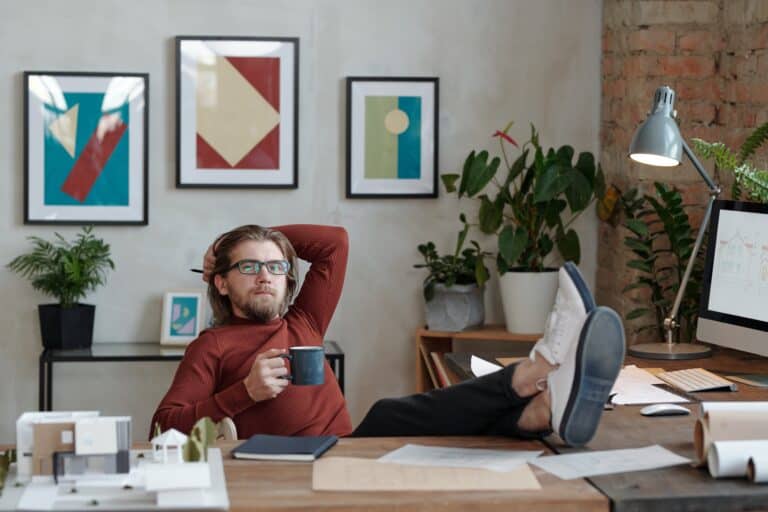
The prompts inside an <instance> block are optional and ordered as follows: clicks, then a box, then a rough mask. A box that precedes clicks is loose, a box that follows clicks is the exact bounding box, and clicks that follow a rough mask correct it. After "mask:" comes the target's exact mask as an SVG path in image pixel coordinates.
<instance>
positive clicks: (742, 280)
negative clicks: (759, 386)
mask: <svg viewBox="0 0 768 512" xmlns="http://www.w3.org/2000/svg"><path fill="white" fill-rule="evenodd" d="M702 284H703V286H702V295H701V301H700V305H699V327H698V329H697V337H698V338H699V339H701V340H702V341H707V342H709V343H714V344H717V345H724V346H728V347H731V348H736V349H738V350H745V351H747V352H754V353H760V354H764V355H768V205H766V204H759V203H746V202H740V201H716V202H715V204H714V207H713V210H712V220H711V223H710V231H709V242H708V246H707V257H706V265H705V267H704V277H703V283H702Z"/></svg>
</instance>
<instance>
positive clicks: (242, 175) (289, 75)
mask: <svg viewBox="0 0 768 512" xmlns="http://www.w3.org/2000/svg"><path fill="white" fill-rule="evenodd" d="M175 55H176V70H175V74H176V83H175V87H176V187H177V188H220V189H226V188H233V189H242V188H252V189H296V188H298V186H299V38H298V37H250V36H190V35H182V36H176V37H175ZM210 55H214V56H215V57H221V59H216V61H215V62H216V64H215V65H216V71H215V72H214V73H218V72H221V73H225V74H226V76H227V77H229V78H230V80H228V82H227V83H230V84H231V82H233V81H234V82H235V83H236V84H235V85H234V86H233V87H237V84H240V85H243V86H245V87H244V88H243V87H241V88H240V89H238V91H239V92H243V91H245V92H244V93H243V95H244V96H245V97H246V98H245V99H247V100H248V101H246V102H245V103H244V104H245V105H246V106H247V107H246V108H251V109H252V112H258V111H266V113H265V115H263V116H259V115H256V116H251V117H249V119H250V121H251V122H253V123H254V124H258V123H261V124H258V128H259V129H262V128H263V127H264V125H266V123H269V122H271V121H267V119H268V118H269V119H272V117H273V116H274V112H272V111H271V110H270V109H272V110H274V105H273V104H270V107H266V106H265V105H264V102H265V101H266V103H269V100H265V96H270V94H272V93H274V90H273V89H272V87H273V86H274V83H272V82H270V85H269V87H267V88H268V89H269V90H268V92H269V94H266V95H263V94H259V95H256V94H251V95H249V92H248V87H247V85H246V84H250V86H251V87H252V88H253V90H255V91H257V92H258V89H257V85H255V84H254V83H253V81H249V80H248V78H246V76H245V75H244V74H243V68H237V67H235V66H234V65H233V64H232V62H233V59H237V58H240V59H242V58H250V59H251V60H252V61H254V60H255V59H257V58H258V59H262V60H266V59H278V60H279V64H278V69H279V75H278V77H279V85H278V88H279V89H278V97H279V111H277V115H278V118H279V121H278V124H277V126H276V127H273V128H272V129H270V130H269V131H268V132H267V134H266V135H265V136H264V138H262V139H258V138H256V139H254V141H252V146H250V152H247V150H245V151H246V153H245V156H244V157H243V159H241V160H237V155H241V154H243V151H244V149H243V148H248V147H249V146H248V145H247V144H248V143H249V141H248V140H245V139H242V140H240V141H239V142H238V143H237V144H234V147H230V148H229V149H228V150H224V149H223V147H224V146H225V145H227V144H229V143H228V142H227V141H226V140H224V138H223V137H224V135H223V134H220V135H216V133H219V132H218V130H220V128H213V129H211V128H210V126H211V123H208V122H207V121H205V123H203V124H201V123H198V120H197V118H196V117H195V118H194V119H191V118H192V117H193V115H192V110H193V109H191V108H190V106H191V105H193V104H194V102H195V101H197V100H195V99H194V98H193V97H192V96H190V95H194V96H195V97H196V94H197V93H199V91H198V90H197V88H198V86H199V84H198V83H197V81H196V80H197V79H196V76H197V75H196V73H197V68H195V70H194V71H193V70H192V67H193V66H192V65H191V64H193V63H194V62H195V60H196V59H200V57H201V56H206V58H207V56H210ZM270 69H272V68H270ZM233 70H234V71H233ZM238 72H239V73H238ZM232 76H234V77H235V79H234V80H231V77H232ZM249 76H250V77H251V78H253V77H255V76H257V75H256V74H254V75H249ZM258 76H262V75H258ZM216 77H217V80H218V79H219V78H220V75H216ZM209 79H210V78H209ZM285 81H290V83H287V84H286V83H285ZM193 89H194V91H195V92H194V94H193V92H192V90H193ZM251 92H252V91H251ZM222 96H226V97H227V98H228V99H231V98H237V97H238V96H237V95H232V94H230V95H222ZM259 96H260V98H259ZM240 98H241V99H243V97H240ZM232 101H234V100H232ZM222 107H223V108H222V109H220V110H221V111H222V113H223V111H224V107H226V108H231V104H230V105H226V104H225V105H224V106H222ZM210 110H211V112H214V114H212V117H213V118H215V117H216V114H215V111H216V109H215V108H211V109H210ZM236 110H238V111H239V110H240V109H236ZM194 115H195V116H196V115H197V113H195V114H194ZM235 117H237V116H235ZM219 119H221V120H223V121H224V120H225V121H224V122H227V123H229V122H230V120H231V119H232V117H231V116H226V115H222V116H221V117H220V118H219ZM256 119H258V120H259V121H258V123H256V122H255V121H254V120H256ZM190 123H192V124H190ZM201 126H205V127H204V128H202V129H203V130H206V129H207V130H209V133H206V135H208V138H206V137H204V136H203V135H200V134H199V132H198V130H199V129H201V128H200V127H201ZM213 126H216V123H213ZM264 129H266V128H264ZM274 130H277V136H276V137H277V138H278V149H277V152H278V153H277V156H275V154H274V151H273V149H271V148H272V147H273V145H272V139H274V138H275V135H274ZM221 131H222V132H223V131H225V130H221ZM226 131H227V133H230V134H231V133H246V131H239V130H233V129H232V127H231V126H227V130H226ZM247 133H253V130H249V131H247ZM199 139H201V140H203V141H204V143H200V141H199ZM214 139H216V140H218V141H219V142H220V144H219V145H218V146H217V145H216V142H214ZM266 139H270V140H269V141H266ZM267 142H268V143H267ZM262 144H264V145H265V147H266V146H268V147H269V148H270V149H267V150H264V151H263V152H262V151H261V146H262ZM201 148H203V149H201ZM256 153H259V154H260V156H259V155H257V156H254V155H255V154H256ZM222 154H224V155H225V156H226V157H225V156H222ZM200 155H203V156H200ZM205 155H208V156H205ZM206 159H207V160H206ZM217 162H218V164H217ZM249 162H251V163H252V164H253V165H256V166H257V167H248V166H247V165H248V163H249ZM265 162H266V163H265ZM270 163H277V166H276V167H275V168H267V167H263V165H268V164H270ZM201 164H202V165H203V166H202V167H200V165H201ZM216 165H219V166H218V167H216ZM219 171H223V172H219ZM267 173H276V174H267Z"/></svg>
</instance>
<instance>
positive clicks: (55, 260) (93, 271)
mask: <svg viewBox="0 0 768 512" xmlns="http://www.w3.org/2000/svg"><path fill="white" fill-rule="evenodd" d="M92 230H93V228H92V227H91V226H87V227H84V228H83V231H82V232H81V233H79V234H78V236H77V238H76V239H75V241H74V242H68V241H67V240H65V239H64V237H62V236H61V235H59V234H58V233H55V234H54V235H55V237H56V240H55V241H54V242H49V241H47V240H43V239H42V238H40V237H36V236H31V237H29V238H28V240H30V241H31V242H32V246H33V248H32V251H31V252H29V253H27V254H22V255H21V256H17V257H16V258H14V259H13V261H11V262H10V263H9V264H8V268H9V269H11V270H13V271H14V272H16V273H18V274H19V275H21V276H22V277H26V278H28V279H29V280H30V281H31V283H32V288H34V289H35V290H38V291H40V292H43V293H45V294H46V295H50V296H53V297H56V298H57V299H58V300H59V303H60V304H61V305H62V306H63V307H70V306H72V305H74V304H75V303H76V302H77V301H78V300H80V299H82V298H85V296H86V294H87V293H88V292H89V291H91V290H94V289H96V287H98V286H99V285H102V284H104V283H105V281H106V272H107V269H108V268H112V269H114V268H115V264H114V262H113V261H112V260H111V259H110V257H109V250H110V249H109V245H108V244H105V243H104V241H103V240H101V239H98V238H96V237H95V236H94V235H93V233H92Z"/></svg>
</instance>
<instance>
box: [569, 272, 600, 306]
mask: <svg viewBox="0 0 768 512" xmlns="http://www.w3.org/2000/svg"><path fill="white" fill-rule="evenodd" d="M563 268H564V269H565V271H566V272H567V273H568V277H570V278H571V281H573V285H574V286H575V287H576V291H578V292H579V296H580V297H581V302H582V303H583V304H584V311H586V312H587V313H589V312H591V311H592V310H593V309H595V307H597V304H595V298H594V297H593V296H592V292H590V291H589V286H587V282H586V281H584V277H583V276H582V275H581V272H579V267H577V266H576V265H575V264H574V263H573V262H571V261H566V262H565V264H564V265H563Z"/></svg>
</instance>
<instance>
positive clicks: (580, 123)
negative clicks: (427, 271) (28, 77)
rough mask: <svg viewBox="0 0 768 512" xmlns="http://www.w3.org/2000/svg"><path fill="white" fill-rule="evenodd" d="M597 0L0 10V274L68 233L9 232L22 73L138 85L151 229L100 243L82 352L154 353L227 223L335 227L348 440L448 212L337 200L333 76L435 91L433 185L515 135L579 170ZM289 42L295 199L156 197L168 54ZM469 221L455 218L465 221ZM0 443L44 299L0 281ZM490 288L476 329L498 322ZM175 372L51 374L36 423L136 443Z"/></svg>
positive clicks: (454, 211)
mask: <svg viewBox="0 0 768 512" xmlns="http://www.w3.org/2000/svg"><path fill="white" fill-rule="evenodd" d="M601 10H602V7H601V2H600V0H578V1H574V2H565V1H562V0H546V1H545V0H537V1H534V0H530V1H522V0H520V1H513V0H496V1H489V0H486V1H469V0H430V1H427V0H390V1H388V2H381V1H375V0H365V1H361V0H321V1H310V0H303V1H300V0H296V1H270V2H267V1H256V0H217V1H215V2H214V1H206V0H184V1H182V0H169V1H158V0H132V1H130V2H126V1H122V0H100V1H98V2H97V1H87V0H69V1H67V2H51V1H47V0H45V1H44V0H25V1H23V2H21V1H10V0H0V48H2V57H1V58H0V172H2V175H3V177H4V179H3V185H4V186H3V187H0V238H1V239H2V240H3V242H2V245H0V263H3V264H5V263H7V262H8V261H10V260H11V259H12V258H13V257H14V256H16V255H18V254H19V253H21V252H22V251H25V250H27V248H28V247H29V245H28V243H27V242H26V240H25V237H27V236H29V235H39V236H44V237H49V236H50V235H51V234H52V232H53V231H54V230H57V231H59V232H61V233H62V234H64V235H66V236H70V235H72V234H73V233H74V232H75V231H76V228H71V227H58V226H25V225H23V213H22V204H23V203H22V189H23V179H22V176H23V138H22V128H21V126H22V101H21V99H22V77H21V73H22V71H24V70H62V71H64V70H72V71H74V70H78V71H136V72H148V73H149V74H150V95H151V96H150V119H149V129H150V138H151V144H150V156H149V165H150V180H149V188H150V223H149V226H147V227H102V228H98V229H97V234H98V235H99V236H101V237H103V238H104V239H105V240H106V241H107V242H109V243H110V244H111V245H112V248H113V254H114V260H115V262H116V264H117V270H116V271H115V272H114V273H112V274H111V275H110V276H109V282H108V284H107V286H105V287H103V288H101V289H100V290H98V291H97V292H96V293H94V294H93V295H92V296H90V297H89V302H92V303H95V304H97V305H98V307H97V316H96V326H95V339H96V340H98V341H149V340H156V339H157V338H158V336H159V331H160V308H161V302H160V299H161V295H162V293H163V292H164V291H165V290H169V289H178V288H190V287H192V288H194V287H196V286H198V285H199V281H198V278H197V277H196V276H194V275H192V274H190V273H189V272H188V271H187V270H186V269H187V268H189V267H190V266H191V265H197V264H199V261H200V259H201V256H202V253H203V251H204V249H205V248H206V247H207V245H208V243H209V242H210V241H211V240H212V239H213V238H214V237H215V236H216V235H217V234H219V233H220V232H222V231H225V230H227V229H229V228H231V227H234V226H236V225H240V224H244V223H261V224H266V225H271V224H278V223H293V222H319V223H332V224H341V225H343V226H345V227H346V228H347V230H348V231H349V234H350V240H351V244H352V247H351V254H350V263H349V270H348V273H347V281H346V287H345V292H344V295H343V297H342V299H341V303H340V305H339V308H338V310H337V312H336V316H335V319H334V321H333V323H332V324H331V327H330V332H329V338H333V339H337V340H339V341H340V342H341V344H342V346H343V348H344V350H345V351H346V354H347V390H348V391H347V398H348V402H349V407H350V410H351V412H352V417H353V421H354V422H355V423H357V422H358V421H359V420H360V419H361V418H362V416H363V414H364V413H365V411H366V410H367V408H368V407H369V406H370V405H371V404H372V403H373V401H374V400H376V399H377V398H380V397H385V396H395V395H401V394H406V393H410V392H411V391H412V389H413V386H414V381H413V377H414V367H413V365H414V362H413V354H414V351H413V334H412V333H413V330H414V329H415V328H416V327H417V326H419V325H420V324H421V323H422V322H423V313H422V299H421V295H420V282H421V279H422V278H423V274H422V273H421V272H420V271H418V270H416V269H413V268H411V265H412V264H413V263H416V262H417V261H418V253H417V251H416V245H417V244H418V243H420V242H422V241H425V240H428V239H432V240H434V241H435V242H436V243H437V244H438V245H439V246H440V247H441V249H444V250H448V249H449V247H451V245H452V243H453V241H454V240H455V232H456V231H457V229H458V221H457V217H458V213H459V205H457V201H456V200H455V199H454V198H453V197H450V198H448V197H441V198H440V199H437V200H402V199H401V200H354V201H352V200H346V199H344V169H345V162H344V147H345V125H344V119H345V98H344V77H346V76H348V75H389V76H397V75H422V76H424V75H426V76H438V77H440V141H439V143H440V169H441V171H442V172H449V171H453V170H456V169H457V168H459V166H460V165H461V163H462V162H463V159H464V158H465V156H466V154H467V153H468V152H469V150H470V149H471V148H479V147H488V148H495V147H496V145H495V144H496V143H495V141H492V140H491V139H490V138H489V136H490V134H492V133H493V131H494V130H496V129H497V128H499V127H503V126H504V125H505V124H506V122H507V121H508V120H509V119H515V120H516V121H518V124H517V125H516V126H515V127H514V129H513V130H512V135H513V136H515V137H517V138H518V139H522V140H525V138H526V135H527V133H528V122H529V121H532V122H534V123H535V124H536V125H537V126H538V128H539V130H540V132H541V136H542V141H543V143H545V144H551V145H555V144H557V145H559V144H564V143H569V144H571V145H573V146H574V147H576V149H577V150H591V151H593V152H594V153H595V154H598V152H597V150H598V126H599V103H600V102H599V99H600V76H599V74H600V34H601ZM182 34H185V35H254V36H298V37H299V38H300V55H301V60H300V107H299V109H300V120H299V131H300V148H299V162H300V171H299V172H300V188H299V189H298V190H296V191H258V190H243V191H237V190H228V191H218V190H213V189H211V190H177V189H176V188H174V179H175V178H174V172H175V171H174V170H175V162H174V144H175V135H174V123H175V112H174V59H173V39H172V38H173V37H174V36H175V35H182ZM472 206H473V205H472V204H471V203H468V204H464V205H462V206H461V208H463V209H464V210H466V211H471V210H472ZM578 229H579V231H580V233H581V241H582V247H583V263H582V268H583V270H584V272H585V274H586V275H587V277H588V278H589V279H590V281H591V282H593V281H594V274H595V266H596V247H595V244H596V241H597V233H596V221H595V218H594V215H593V214H592V213H591V212H590V214H589V215H585V216H584V217H583V218H582V219H581V220H580V221H579V226H578ZM0 286H2V290H3V294H2V297H3V298H2V308H0V332H1V333H2V334H0V418H2V421H0V442H13V441H14V428H13V422H14V420H15V418H16V417H17V416H18V415H19V414H20V413H21V412H22V411H25V410H31V409H35V408H36V407H37V358H38V355H39V352H40V347H41V344H40V335H39V328H38V322H37V312H36V307H37V304H38V303H41V302H47V299H46V298H45V297H43V296H41V295H39V294H37V293H35V292H33V291H32V289H31V287H30V286H29V284H28V282H26V281H24V280H22V279H20V278H19V277H18V276H16V275H15V274H12V273H11V272H10V271H8V270H6V269H5V268H4V267H3V268H2V269H0ZM499 301H500V299H499V297H498V288H497V285H496V281H495V280H494V281H493V282H492V283H491V286H489V288H488V292H487V304H488V310H489V313H488V320H489V321H491V322H493V321H495V322H499V321H500V320H501V313H500V311H501V308H500V304H499ZM174 370H175V364H172V363H147V364H140V363H130V364H122V365H118V364H104V365H102V366H97V365H96V364H84V363H70V364H61V365H59V366H57V367H56V375H55V383H56V390H55V393H54V400H55V406H56V407H57V408H60V409H72V408H96V409H100V410H102V411H103V412H104V413H107V414H130V415H132V416H133V418H134V421H135V423H134V424H135V429H134V430H135V434H134V438H136V439H144V438H145V436H146V433H147V430H148V428H149V425H148V423H149V419H150V417H151V414H152V412H153V411H154V408H155V406H156V404H157V403H158V401H159V400H160V398H161V397H162V395H163V394H164V392H165V390H166V389H167V387H168V385H169V383H170V380H171V378H172V375H173V372H174Z"/></svg>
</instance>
